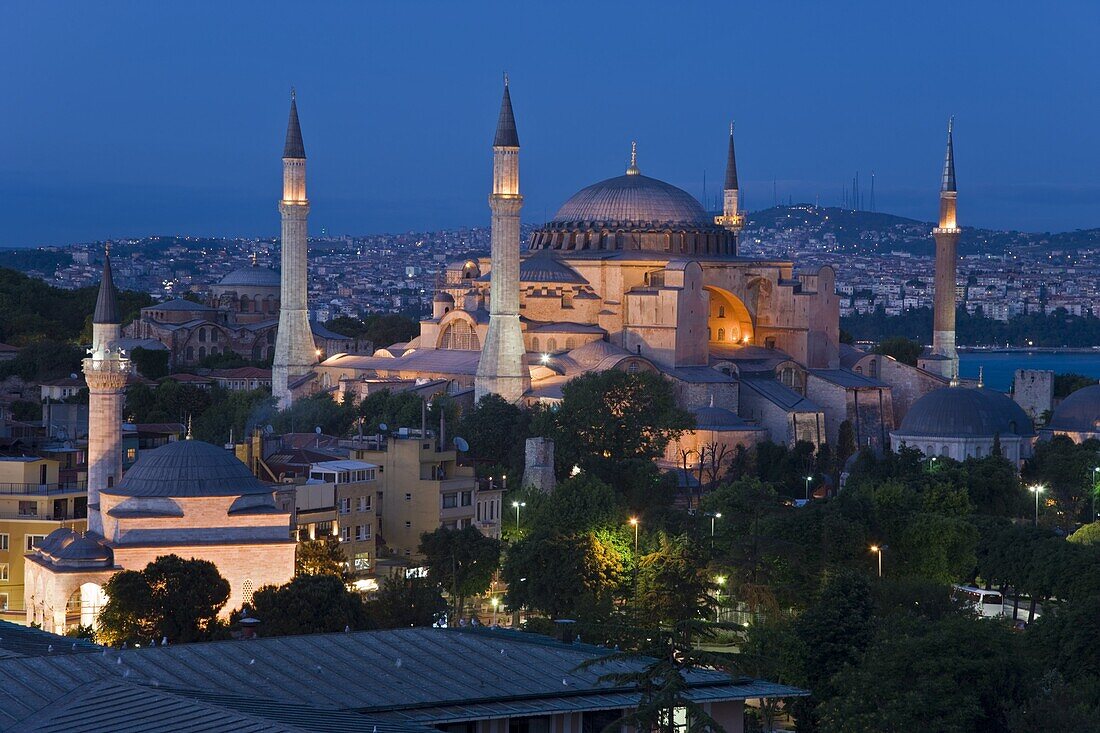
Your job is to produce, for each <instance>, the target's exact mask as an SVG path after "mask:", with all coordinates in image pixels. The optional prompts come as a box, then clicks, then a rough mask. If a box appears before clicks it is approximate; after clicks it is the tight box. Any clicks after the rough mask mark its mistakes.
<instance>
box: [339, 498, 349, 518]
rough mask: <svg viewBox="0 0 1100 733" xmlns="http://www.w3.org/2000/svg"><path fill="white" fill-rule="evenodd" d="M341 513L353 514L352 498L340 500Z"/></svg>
mask: <svg viewBox="0 0 1100 733" xmlns="http://www.w3.org/2000/svg"><path fill="white" fill-rule="evenodd" d="M340 513H341V514H350V513H351V497H350V496H345V497H343V498H342V499H340Z"/></svg>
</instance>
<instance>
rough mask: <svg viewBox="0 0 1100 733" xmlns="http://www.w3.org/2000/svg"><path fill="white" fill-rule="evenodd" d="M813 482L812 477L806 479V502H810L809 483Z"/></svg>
mask: <svg viewBox="0 0 1100 733" xmlns="http://www.w3.org/2000/svg"><path fill="white" fill-rule="evenodd" d="M813 480H814V477H813V476H807V477H806V501H809V500H810V482H811V481H813Z"/></svg>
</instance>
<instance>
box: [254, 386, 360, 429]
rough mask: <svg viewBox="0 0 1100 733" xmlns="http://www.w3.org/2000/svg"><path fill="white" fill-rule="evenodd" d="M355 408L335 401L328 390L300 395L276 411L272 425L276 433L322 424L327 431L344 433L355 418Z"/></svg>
mask: <svg viewBox="0 0 1100 733" xmlns="http://www.w3.org/2000/svg"><path fill="white" fill-rule="evenodd" d="M355 418H356V409H355V406H354V405H353V404H351V403H350V402H336V401H335V400H333V399H332V396H331V395H330V394H328V393H327V392H319V393H317V394H313V395H310V396H309V397H305V398H303V399H299V400H295V401H294V404H292V405H291V406H290V407H288V408H287V409H285V410H282V411H281V412H279V413H278V414H276V415H275V417H274V420H273V421H272V425H273V426H274V428H275V431H276V432H278V433H292V432H300V433H304V432H311V431H313V430H314V429H315V428H318V427H319V428H321V432H322V433H324V434H326V435H336V436H341V437H342V436H345V435H347V434H348V432H349V431H350V430H351V426H352V424H353V423H354V422H355Z"/></svg>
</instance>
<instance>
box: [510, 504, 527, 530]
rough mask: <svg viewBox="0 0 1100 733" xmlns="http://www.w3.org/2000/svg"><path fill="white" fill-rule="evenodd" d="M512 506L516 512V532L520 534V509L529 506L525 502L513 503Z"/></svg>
mask: <svg viewBox="0 0 1100 733" xmlns="http://www.w3.org/2000/svg"><path fill="white" fill-rule="evenodd" d="M512 506H513V507H514V508H515V510H516V531H517V532H518V531H519V508H520V507H521V506H527V502H525V501H513V502H512Z"/></svg>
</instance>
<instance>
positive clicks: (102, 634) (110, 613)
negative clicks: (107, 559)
mask: <svg viewBox="0 0 1100 733" xmlns="http://www.w3.org/2000/svg"><path fill="white" fill-rule="evenodd" d="M103 590H104V592H105V593H106V594H107V596H108V598H109V600H108V601H107V603H106V605H105V606H104V607H103V611H102V612H101V613H100V616H99V621H98V623H99V628H98V630H97V637H98V638H99V639H101V640H102V641H103V643H105V644H110V645H118V644H121V643H123V642H144V641H147V640H149V639H158V640H159V639H161V638H167V639H168V640H169V641H170V642H173V643H177V644H179V643H187V642H192V641H204V640H208V639H211V638H214V637H216V636H218V635H220V634H221V633H223V631H224V629H223V627H221V625H220V624H219V623H218V620H217V616H218V612H219V611H220V610H221V608H222V606H224V605H225V602H226V601H227V600H228V599H229V582H228V581H227V580H226V579H225V578H223V577H222V576H221V574H219V573H218V568H217V566H215V565H214V563H212V562H208V561H206V560H195V559H191V560H184V559H183V558H182V557H180V556H178V555H163V556H161V557H158V558H157V559H156V560H154V561H153V562H151V563H149V564H148V565H146V566H145V568H144V569H143V570H123V571H121V572H119V573H116V574H115V575H113V576H111V578H110V579H109V580H108V581H107V583H106V584H105V585H104V588H103Z"/></svg>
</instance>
